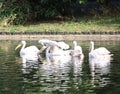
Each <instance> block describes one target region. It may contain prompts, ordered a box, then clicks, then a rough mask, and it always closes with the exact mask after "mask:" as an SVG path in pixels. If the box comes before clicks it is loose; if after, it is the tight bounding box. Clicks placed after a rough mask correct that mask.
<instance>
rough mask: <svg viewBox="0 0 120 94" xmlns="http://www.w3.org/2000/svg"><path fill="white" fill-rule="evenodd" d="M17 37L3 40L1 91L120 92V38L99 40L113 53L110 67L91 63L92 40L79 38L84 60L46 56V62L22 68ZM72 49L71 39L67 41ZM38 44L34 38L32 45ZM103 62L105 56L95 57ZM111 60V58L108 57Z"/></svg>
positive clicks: (9, 93) (7, 93)
mask: <svg viewBox="0 0 120 94" xmlns="http://www.w3.org/2000/svg"><path fill="white" fill-rule="evenodd" d="M17 43H18V42H17V41H1V42H0V67H1V68H0V94H60V93H61V94H63V93H64V94H73V93H74V94H94V93H95V94H101V93H104V94H107V93H110V94H119V93H120V90H119V85H120V80H119V79H120V62H119V61H120V59H119V58H120V56H119V52H120V49H119V47H120V42H119V41H104V42H100V41H95V44H96V45H95V47H96V48H97V47H100V46H104V47H106V48H108V49H109V50H110V51H111V52H112V53H113V54H114V56H113V60H112V61H108V62H109V63H110V64H108V66H107V67H95V69H94V71H91V69H92V68H93V66H91V65H90V62H89V59H88V52H89V51H88V48H89V41H78V45H81V47H82V48H83V53H84V55H85V58H84V61H79V60H78V59H77V58H74V59H71V58H68V57H57V59H56V58H55V59H56V60H52V61H51V60H50V58H45V55H44V53H43V55H42V56H43V64H38V65H37V66H36V65H35V66H34V67H27V68H22V64H21V59H20V58H19V51H16V52H15V51H14V48H15V46H16V45H17ZM67 43H68V44H69V45H70V47H71V49H73V45H72V42H71V41H68V42H67ZM30 44H35V45H36V46H38V47H40V46H39V44H37V42H35V41H30V42H29V43H28V45H30ZM91 62H103V63H105V60H103V59H102V60H93V61H91ZM106 62H107V61H106Z"/></svg>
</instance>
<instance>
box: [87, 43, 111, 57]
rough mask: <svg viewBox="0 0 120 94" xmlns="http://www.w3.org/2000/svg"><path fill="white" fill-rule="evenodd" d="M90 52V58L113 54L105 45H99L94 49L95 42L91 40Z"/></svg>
mask: <svg viewBox="0 0 120 94" xmlns="http://www.w3.org/2000/svg"><path fill="white" fill-rule="evenodd" d="M90 48H91V50H90V52H89V58H100V57H103V56H111V54H110V51H108V50H107V49H106V48H105V47H99V48H97V49H94V42H93V41H91V42H90Z"/></svg>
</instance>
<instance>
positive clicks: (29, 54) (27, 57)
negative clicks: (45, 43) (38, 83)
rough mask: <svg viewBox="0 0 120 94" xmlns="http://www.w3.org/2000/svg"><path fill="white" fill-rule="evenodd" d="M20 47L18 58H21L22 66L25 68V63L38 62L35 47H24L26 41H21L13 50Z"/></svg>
mask: <svg viewBox="0 0 120 94" xmlns="http://www.w3.org/2000/svg"><path fill="white" fill-rule="evenodd" d="M20 46H22V48H21V50H20V57H21V58H22V63H23V66H26V62H27V61H38V60H39V57H40V56H39V55H38V54H39V49H38V48H37V47H36V46H29V47H26V48H25V46H26V41H21V42H20V44H19V45H18V46H17V47H16V48H15V50H16V49H18V48H19V47H20Z"/></svg>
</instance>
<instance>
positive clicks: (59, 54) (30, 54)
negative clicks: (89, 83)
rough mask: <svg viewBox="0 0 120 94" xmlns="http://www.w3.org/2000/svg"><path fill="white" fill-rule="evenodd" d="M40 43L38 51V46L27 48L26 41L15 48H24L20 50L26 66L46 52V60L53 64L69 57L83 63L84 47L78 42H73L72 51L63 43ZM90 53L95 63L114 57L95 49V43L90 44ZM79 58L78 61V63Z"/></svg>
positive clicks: (39, 41) (106, 51)
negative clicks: (28, 62)
mask: <svg viewBox="0 0 120 94" xmlns="http://www.w3.org/2000/svg"><path fill="white" fill-rule="evenodd" d="M38 43H39V44H41V45H42V47H41V48H40V49H38V48H37V47H36V46H34V45H32V46H29V47H26V41H21V42H20V44H19V45H18V46H17V47H16V48H15V50H16V49H18V48H19V47H20V46H22V48H21V50H20V52H19V53H20V57H21V58H22V62H23V64H26V62H27V61H39V60H41V56H40V53H41V52H43V51H44V50H45V55H46V58H49V61H50V59H51V61H52V62H54V61H56V60H57V61H61V60H62V61H64V60H65V58H66V59H67V58H68V57H69V58H71V59H69V60H72V59H73V60H72V61H74V62H79V61H83V59H84V54H83V51H82V47H81V46H80V45H78V44H77V41H73V49H70V46H69V45H68V44H67V43H65V42H63V41H54V40H48V39H41V40H38ZM90 48H91V49H90V52H89V53H88V55H89V60H91V61H92V62H93V61H101V58H102V60H105V61H108V62H109V60H110V57H111V56H112V55H111V53H110V51H109V50H107V49H106V48H105V47H99V48H96V49H94V42H93V41H91V42H90ZM76 58H77V61H76ZM91 61H90V62H91ZM95 64H96V65H106V64H102V63H100V62H99V63H98V62H96V63H95Z"/></svg>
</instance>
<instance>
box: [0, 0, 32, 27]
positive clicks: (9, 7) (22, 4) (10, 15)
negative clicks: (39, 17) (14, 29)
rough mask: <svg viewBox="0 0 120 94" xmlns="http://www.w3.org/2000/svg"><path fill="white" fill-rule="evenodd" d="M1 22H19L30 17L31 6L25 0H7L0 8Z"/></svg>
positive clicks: (23, 21)
mask: <svg viewBox="0 0 120 94" xmlns="http://www.w3.org/2000/svg"><path fill="white" fill-rule="evenodd" d="M0 15H1V17H0V18H1V20H2V22H3V24H5V23H6V24H7V25H9V24H11V23H14V24H21V23H25V22H26V21H28V20H29V19H30V18H31V6H30V4H29V2H28V1H26V0H7V1H6V2H3V6H2V8H1V10H0Z"/></svg>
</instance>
